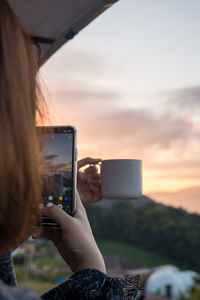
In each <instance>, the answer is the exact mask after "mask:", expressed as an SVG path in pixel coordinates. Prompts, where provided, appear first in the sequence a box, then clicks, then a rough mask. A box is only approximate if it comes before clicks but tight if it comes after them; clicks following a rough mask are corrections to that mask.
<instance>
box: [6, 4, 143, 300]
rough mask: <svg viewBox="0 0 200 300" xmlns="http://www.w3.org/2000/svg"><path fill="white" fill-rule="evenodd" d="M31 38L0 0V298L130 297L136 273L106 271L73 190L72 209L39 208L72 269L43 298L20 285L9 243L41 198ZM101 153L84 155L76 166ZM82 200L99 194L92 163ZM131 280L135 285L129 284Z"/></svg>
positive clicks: (24, 232) (82, 180)
mask: <svg viewBox="0 0 200 300" xmlns="http://www.w3.org/2000/svg"><path fill="white" fill-rule="evenodd" d="M33 48H34V47H33V45H32V41H31V39H30V38H29V36H28V35H27V34H26V33H25V32H24V30H23V29H22V27H21V26H20V24H19V23H18V21H17V19H16V17H15V15H14V14H13V12H12V10H11V9H10V7H9V5H8V3H7V2H6V1H5V0H0V141H1V146H0V151H1V152H0V153H1V155H0V182H1V185H0V238H1V239H0V240H1V243H0V254H1V259H0V279H1V280H0V299H20V300H23V299H29V300H32V299H37V300H38V299H41V298H42V299H59V300H62V299H125V298H127V299H129V298H131V299H133V298H134V296H135V295H136V293H137V289H138V287H137V278H136V279H133V281H132V282H128V281H125V280H122V279H118V278H111V277H109V276H107V275H106V274H105V273H106V270H105V265H104V261H103V258H102V255H101V253H100V251H99V249H98V247H97V245H96V242H95V240H94V237H93V234H92V231H91V228H90V225H89V222H88V219H87V215H86V212H85V209H84V207H83V204H82V202H81V200H80V197H79V194H78V193H77V211H76V214H75V216H74V217H71V216H69V215H68V214H66V213H65V212H64V211H63V210H61V209H59V208H58V207H57V206H53V207H50V208H47V207H45V208H43V209H42V210H43V211H42V212H43V213H45V214H46V215H47V216H48V217H50V218H53V219H54V220H55V221H56V222H57V223H58V224H59V225H60V226H61V230H60V231H58V230H55V231H53V230H51V231H48V232H44V235H46V237H48V238H50V239H51V240H52V241H53V242H54V244H55V246H56V247H57V249H58V251H59V252H60V254H61V255H62V257H63V259H64V260H65V262H66V263H67V264H68V265H69V267H70V268H71V270H72V272H73V275H72V276H71V277H70V278H69V280H67V281H65V282H64V283H62V284H60V285H59V286H56V287H55V288H53V289H52V290H50V291H48V292H47V293H45V294H44V295H43V296H41V298H40V297H39V296H37V295H36V294H35V293H34V292H33V291H32V290H29V289H25V288H18V287H17V286H16V280H15V276H14V270H13V265H12V261H11V258H10V249H14V248H16V247H17V246H18V245H19V244H20V243H21V242H22V241H24V240H26V238H27V237H29V236H30V235H31V234H32V235H33V237H34V238H37V237H38V236H39V235H41V232H40V231H37V232H35V233H34V232H33V228H34V226H35V225H36V223H37V220H38V218H39V215H40V214H41V212H39V211H38V210H39V208H38V207H39V203H40V202H41V185H42V184H41V179H40V173H39V168H40V158H41V153H40V152H39V147H38V144H37V136H36V130H35V124H36V118H37V117H38V116H39V117H40V118H42V117H44V111H45V109H44V107H45V106H44V104H45V103H44V102H42V98H41V96H40V93H39V88H38V85H37V80H36V78H37V62H36V57H35V53H34V51H33ZM98 161H99V160H93V159H86V160H83V161H80V162H79V167H81V166H83V165H86V164H88V163H92V164H95V163H97V162H98ZM78 188H79V191H80V194H81V197H82V201H83V202H84V203H86V202H87V203H88V202H89V203H91V202H96V201H98V200H100V179H99V175H97V172H96V168H95V167H89V168H88V169H87V170H86V172H85V173H84V174H81V173H79V186H78ZM134 284H135V286H133V285H134Z"/></svg>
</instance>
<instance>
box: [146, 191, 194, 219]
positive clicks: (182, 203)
mask: <svg viewBox="0 0 200 300" xmlns="http://www.w3.org/2000/svg"><path fill="white" fill-rule="evenodd" d="M148 196H149V197H150V198H153V199H154V200H155V201H156V202H160V203H163V204H165V205H170V206H173V207H177V208H178V207H181V208H183V209H185V210H187V211H188V212H190V213H198V214H200V186H197V187H192V188H188V189H183V190H179V191H177V192H170V193H168V192H162V193H150V194H148Z"/></svg>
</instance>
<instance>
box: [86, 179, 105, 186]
mask: <svg viewBox="0 0 200 300" xmlns="http://www.w3.org/2000/svg"><path fill="white" fill-rule="evenodd" d="M87 182H88V184H89V185H91V184H93V185H95V186H101V182H102V181H101V179H93V178H88V179H87Z"/></svg>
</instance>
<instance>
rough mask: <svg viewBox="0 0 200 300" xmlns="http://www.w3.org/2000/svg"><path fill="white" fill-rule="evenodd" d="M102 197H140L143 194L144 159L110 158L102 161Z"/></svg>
mask: <svg viewBox="0 0 200 300" xmlns="http://www.w3.org/2000/svg"><path fill="white" fill-rule="evenodd" d="M101 175H102V197H103V198H106V199H138V198H140V197H141V196H142V161H141V160H138V159H108V160H103V161H102V166H101Z"/></svg>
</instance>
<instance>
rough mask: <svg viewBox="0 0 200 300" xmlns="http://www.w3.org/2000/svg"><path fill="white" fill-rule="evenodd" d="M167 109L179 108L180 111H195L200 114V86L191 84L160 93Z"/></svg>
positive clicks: (159, 95)
mask: <svg viewBox="0 0 200 300" xmlns="http://www.w3.org/2000/svg"><path fill="white" fill-rule="evenodd" d="M158 97H160V98H161V102H164V103H165V105H166V106H165V108H166V109H171V110H175V109H176V110H177V109H179V113H180V112H181V111H184V112H185V113H189V112H191V111H192V112H195V113H196V114H199V115H200V86H191V87H185V88H181V89H175V90H171V91H165V92H161V93H159V94H158Z"/></svg>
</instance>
